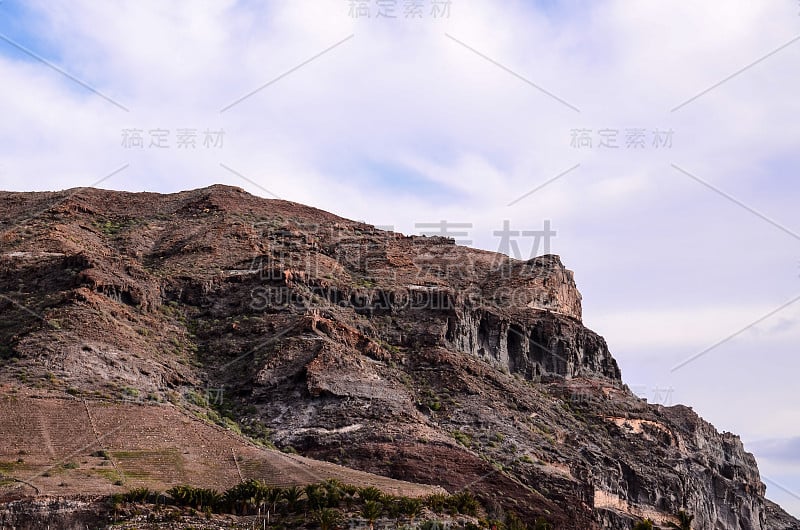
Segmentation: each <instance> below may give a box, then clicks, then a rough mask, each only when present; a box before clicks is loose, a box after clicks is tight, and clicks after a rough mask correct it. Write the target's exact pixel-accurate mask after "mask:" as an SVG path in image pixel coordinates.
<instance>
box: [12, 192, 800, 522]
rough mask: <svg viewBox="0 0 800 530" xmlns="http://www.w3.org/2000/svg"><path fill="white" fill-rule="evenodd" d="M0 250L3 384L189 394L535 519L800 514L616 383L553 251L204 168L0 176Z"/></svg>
mask: <svg viewBox="0 0 800 530" xmlns="http://www.w3.org/2000/svg"><path fill="white" fill-rule="evenodd" d="M0 249H1V250H0V294H2V297H0V312H2V319H0V360H2V368H0V382H2V383H5V384H7V385H12V386H14V385H16V386H26V385H27V386H31V385H33V386H37V387H39V388H45V389H47V390H48V391H55V392H66V393H69V394H70V395H76V396H80V397H85V398H92V399H105V400H110V401H112V402H113V401H115V400H118V401H131V400H136V399H147V400H149V401H151V402H156V403H157V402H162V401H171V402H172V403H176V404H178V405H180V406H184V405H185V406H187V407H190V406H197V405H198V403H199V404H200V405H201V406H209V407H210V408H213V409H215V410H213V411H211V412H214V413H215V414H216V416H215V415H214V414H210V415H209V417H217V418H220V417H221V416H220V414H222V415H227V416H229V417H230V418H232V419H233V420H235V421H236V423H237V424H238V425H239V426H240V427H241V428H242V429H243V431H244V433H245V434H246V435H248V436H250V437H252V438H255V439H260V440H261V441H262V442H265V443H270V444H275V445H277V446H278V447H282V448H284V449H287V450H288V449H289V448H291V449H292V450H296V451H299V452H300V453H301V454H303V455H306V456H311V457H314V458H318V459H324V460H328V461H331V462H334V463H337V464H342V465H345V466H349V467H351V468H354V469H357V470H362V471H368V472H371V473H376V474H380V475H385V476H387V477H392V478H397V479H403V480H406V481H411V482H416V483H421V484H431V485H438V486H442V487H444V488H446V489H447V490H449V491H451V492H454V491H458V490H461V489H464V488H466V489H469V490H471V491H473V492H474V493H475V494H476V495H478V496H479V497H480V498H481V499H482V500H483V503H484V505H485V506H486V507H487V508H488V510H489V511H490V512H492V513H490V514H489V515H499V514H501V513H503V512H512V511H513V512H515V513H517V514H519V515H520V516H522V517H524V518H527V519H530V520H533V519H534V518H535V517H539V516H544V517H546V518H547V519H548V520H549V521H550V522H551V523H552V524H553V525H554V526H555V527H556V528H611V529H623V528H630V527H631V525H632V523H633V522H634V521H637V520H639V519H641V518H643V517H650V518H651V519H653V520H655V521H656V522H657V523H659V524H666V523H668V522H669V521H676V519H675V515H676V514H677V513H678V511H680V510H685V511H686V512H688V513H690V514H692V515H694V517H695V519H694V521H695V527H696V528H703V529H715V530H716V529H719V530H723V529H724V530H728V529H748V530H749V529H764V530H766V529H770V530H771V529H781V530H783V529H789V528H800V523H798V522H797V521H796V520H794V519H792V518H791V517H789V516H788V515H787V514H785V512H783V511H782V510H780V508H779V507H777V506H776V505H774V504H772V503H770V502H769V501H767V500H766V499H765V498H764V492H765V486H764V484H763V483H762V482H761V480H760V478H759V474H758V469H757V466H756V462H755V460H754V458H753V456H752V455H751V454H749V453H747V452H746V451H745V450H744V448H743V446H742V443H741V441H740V440H739V438H738V437H737V436H735V435H733V434H730V433H722V434H721V433H719V432H717V431H716V430H715V429H714V428H713V426H711V425H710V424H708V423H707V422H705V421H703V420H702V419H701V418H699V417H698V416H697V415H696V414H695V413H694V412H693V411H692V410H691V409H689V408H687V407H684V406H675V407H663V406H658V405H650V404H647V403H646V402H645V401H644V400H641V399H639V398H637V397H636V396H634V395H633V394H632V393H631V392H630V391H629V390H628V389H627V387H625V386H624V384H623V382H622V380H621V373H620V370H619V367H618V366H617V363H616V361H615V360H614V358H613V357H612V356H611V354H610V352H609V350H608V347H607V345H606V342H605V340H604V339H603V338H602V337H600V336H599V335H597V334H596V333H594V332H592V331H591V330H589V329H587V328H585V327H584V326H583V324H582V322H581V297H580V294H579V293H578V290H577V288H576V285H575V281H574V279H573V274H572V272H571V271H568V270H567V269H566V268H565V267H564V266H563V265H562V263H561V261H560V259H559V258H558V257H557V256H552V255H549V256H542V257H538V258H535V259H532V260H529V261H517V260H512V259H509V258H508V257H505V256H502V255H499V254H496V253H491V252H484V251H479V250H475V249H470V248H465V247H460V246H457V245H455V244H454V243H453V241H452V240H449V239H443V238H437V237H415V236H410V237H409V236H404V235H402V234H398V233H392V232H384V231H381V230H377V229H376V228H374V227H373V226H370V225H366V224H364V223H358V222H352V221H348V220H345V219H342V218H339V217H336V216H334V215H332V214H329V213H326V212H322V211H319V210H316V209H313V208H309V207H306V206H302V205H299V204H295V203H290V202H284V201H272V200H264V199H260V198H257V197H254V196H251V195H248V194H247V193H245V192H243V191H242V190H240V189H238V188H231V187H226V186H213V187H210V188H205V189H200V190H194V191H188V192H182V193H178V194H172V195H158V194H150V193H139V194H131V193H121V192H111V191H102V190H95V189H76V190H69V191H65V192H55V193H4V194H0ZM209 390H212V392H209ZM203 394H204V395H206V396H208V395H214V396H215V398H214V399H212V400H207V399H206V400H203V399H200V400H198V399H197V396H198V395H203ZM209 401H210V402H209ZM176 428H179V427H176ZM0 445H2V442H0ZM0 452H2V447H0Z"/></svg>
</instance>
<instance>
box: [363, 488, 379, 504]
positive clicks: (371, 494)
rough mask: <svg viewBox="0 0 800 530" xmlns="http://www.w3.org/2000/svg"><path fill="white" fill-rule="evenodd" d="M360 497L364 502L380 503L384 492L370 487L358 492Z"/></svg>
mask: <svg viewBox="0 0 800 530" xmlns="http://www.w3.org/2000/svg"><path fill="white" fill-rule="evenodd" d="M358 496H359V497H361V499H362V500H363V501H375V502H377V501H379V500H381V497H383V492H382V491H381V490H379V489H378V488H376V487H374V486H370V487H368V488H361V489H360V490H358Z"/></svg>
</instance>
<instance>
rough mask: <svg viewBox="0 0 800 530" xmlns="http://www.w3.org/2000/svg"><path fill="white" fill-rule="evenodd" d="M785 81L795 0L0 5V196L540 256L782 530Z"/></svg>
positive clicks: (791, 301) (786, 452)
mask: <svg viewBox="0 0 800 530" xmlns="http://www.w3.org/2000/svg"><path fill="white" fill-rule="evenodd" d="M799 63H800V2H798V0H760V1H759V2H752V1H751V0H719V1H718V0H706V1H704V2H690V1H688V0H681V1H677V2H676V1H669V2H668V1H666V0H653V1H650V2H636V1H633V0H626V1H623V0H607V1H604V2H588V1H579V0H571V1H570V0H566V1H563V2H558V1H555V0H547V1H543V0H539V1H530V0H529V1H522V0H516V1H515V0H510V1H504V2H496V1H494V2H493V1H489V0H469V1H467V0H450V1H449V2H448V1H446V0H365V1H351V0H320V1H316V0H303V1H302V2H287V1H278V0H275V1H272V2H255V1H238V2H237V1H233V0H215V1H202V0H195V1H189V0H186V1H174V2H169V3H166V2H157V1H155V0H135V1H134V0H131V1H125V0H120V1H116V2H96V1H91V0H72V1H69V2H66V1H63V0H47V1H43V0H42V1H40V0H29V1H26V2H17V1H14V0H0V116H1V117H2V118H0V188H2V189H5V190H18V191H37V190H59V189H67V188H72V187H78V186H97V187H102V188H108V189H116V190H129V191H145V190H146V191H157V192H175V191H179V190H184V189H195V188H200V187H204V186H208V185H211V184H214V183H224V184H229V185H234V186H239V187H241V188H244V189H246V190H247V191H249V192H251V193H253V194H256V195H259V196H262V197H266V198H276V197H278V198H282V199H286V200H291V201H295V202H300V203H305V204H309V205H312V206H316V207H318V208H321V209H324V210H327V211H331V212H333V213H336V214H338V215H341V216H343V217H347V218H351V219H357V220H364V221H366V222H368V223H371V224H374V225H379V226H392V227H394V229H395V230H397V231H400V232H404V233H407V234H412V233H420V232H430V231H431V228H424V227H420V226H419V225H421V224H430V223H440V225H441V224H442V221H444V222H445V223H444V224H443V225H442V226H444V229H443V230H444V231H445V232H447V233H451V232H456V231H457V232H466V234H465V235H463V236H462V235H460V236H458V237H457V239H460V240H464V241H465V242H466V243H467V244H470V245H471V246H474V247H477V248H483V249H488V250H499V249H501V248H502V249H504V250H508V251H509V252H510V253H511V254H512V255H513V256H514V257H518V258H521V259H528V258H530V257H532V256H534V255H536V254H542V253H545V252H552V253H556V254H559V255H561V257H562V260H563V261H564V263H565V264H566V265H567V267H568V268H570V269H571V270H574V271H575V277H576V281H577V283H578V287H579V289H580V290H581V292H582V294H583V307H584V322H585V323H586V325H587V326H589V327H590V328H592V329H594V330H595V331H597V332H598V333H600V334H601V335H603V336H604V337H605V338H606V340H607V341H608V343H609V346H610V348H611V350H612V352H613V353H614V355H615V357H616V358H617V360H618V361H619V364H620V366H621V368H622V371H623V378H624V380H625V381H626V383H627V384H628V385H629V386H630V387H631V389H633V390H634V391H635V392H637V393H638V394H639V395H640V396H642V397H646V398H648V400H649V401H650V402H654V403H662V404H665V405H670V404H676V403H683V404H686V405H689V406H691V407H693V408H694V410H695V411H697V412H698V413H700V414H701V415H702V416H703V417H704V418H705V419H707V420H708V421H710V422H711V423H713V424H714V425H715V426H716V427H717V428H718V429H719V430H721V431H731V432H735V433H737V434H739V435H741V437H742V440H743V441H744V443H745V447H746V449H748V450H749V451H752V452H754V453H755V455H756V457H757V459H758V462H759V466H760V470H761V472H762V478H763V480H764V482H765V483H766V484H767V494H768V496H769V497H770V498H772V499H773V500H775V501H777V502H779V503H780V504H781V505H783V506H784V507H785V508H786V509H787V510H789V511H790V512H792V513H793V514H794V515H796V516H800V406H798V402H799V401H800V398H798V396H797V392H796V389H797V385H798V382H797V372H798V368H800V359H799V358H798V355H797V345H798V344H800V340H798V339H800V298H798V297H800V217H799V216H798V214H797V205H798V199H799V198H800V180H799V179H798V168H800V150H798V148H797V147H798V139H800V120H799V119H798V118H800V100H798V97H797V94H798V93H800V75H798V74H797V72H798V64H799ZM506 222H508V224H507V225H506V226H508V227H509V228H510V229H511V230H530V231H533V230H540V231H541V230H544V228H545V227H546V226H549V227H550V231H552V232H555V234H552V235H551V236H550V237H547V238H539V240H538V244H537V240H536V239H535V238H532V237H521V236H520V237H517V238H515V243H516V245H510V246H509V245H506V246H504V247H501V243H502V238H501V237H498V235H497V234H496V233H495V232H497V231H500V230H502V229H503V227H504V225H505V223H506ZM452 224H461V225H468V226H467V227H466V228H464V227H462V228H453V227H452V226H451V225H452Z"/></svg>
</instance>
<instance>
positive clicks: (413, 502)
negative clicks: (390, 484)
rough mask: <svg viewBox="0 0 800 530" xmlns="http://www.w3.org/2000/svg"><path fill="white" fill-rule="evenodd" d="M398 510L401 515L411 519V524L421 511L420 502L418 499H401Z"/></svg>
mask: <svg viewBox="0 0 800 530" xmlns="http://www.w3.org/2000/svg"><path fill="white" fill-rule="evenodd" d="M400 510H401V511H402V512H403V515H405V516H406V517H408V518H409V519H411V522H412V523H413V522H414V519H415V518H416V517H417V516H418V515H419V514H420V512H421V511H422V501H421V500H419V499H411V498H408V497H403V498H402V499H400Z"/></svg>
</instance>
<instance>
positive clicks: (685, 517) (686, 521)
mask: <svg viewBox="0 0 800 530" xmlns="http://www.w3.org/2000/svg"><path fill="white" fill-rule="evenodd" d="M678 521H679V524H675V523H672V522H670V523H669V524H667V527H668V528H675V529H676V530H692V521H694V515H689V514H688V513H686V512H685V511H683V510H681V511H679V512H678Z"/></svg>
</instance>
